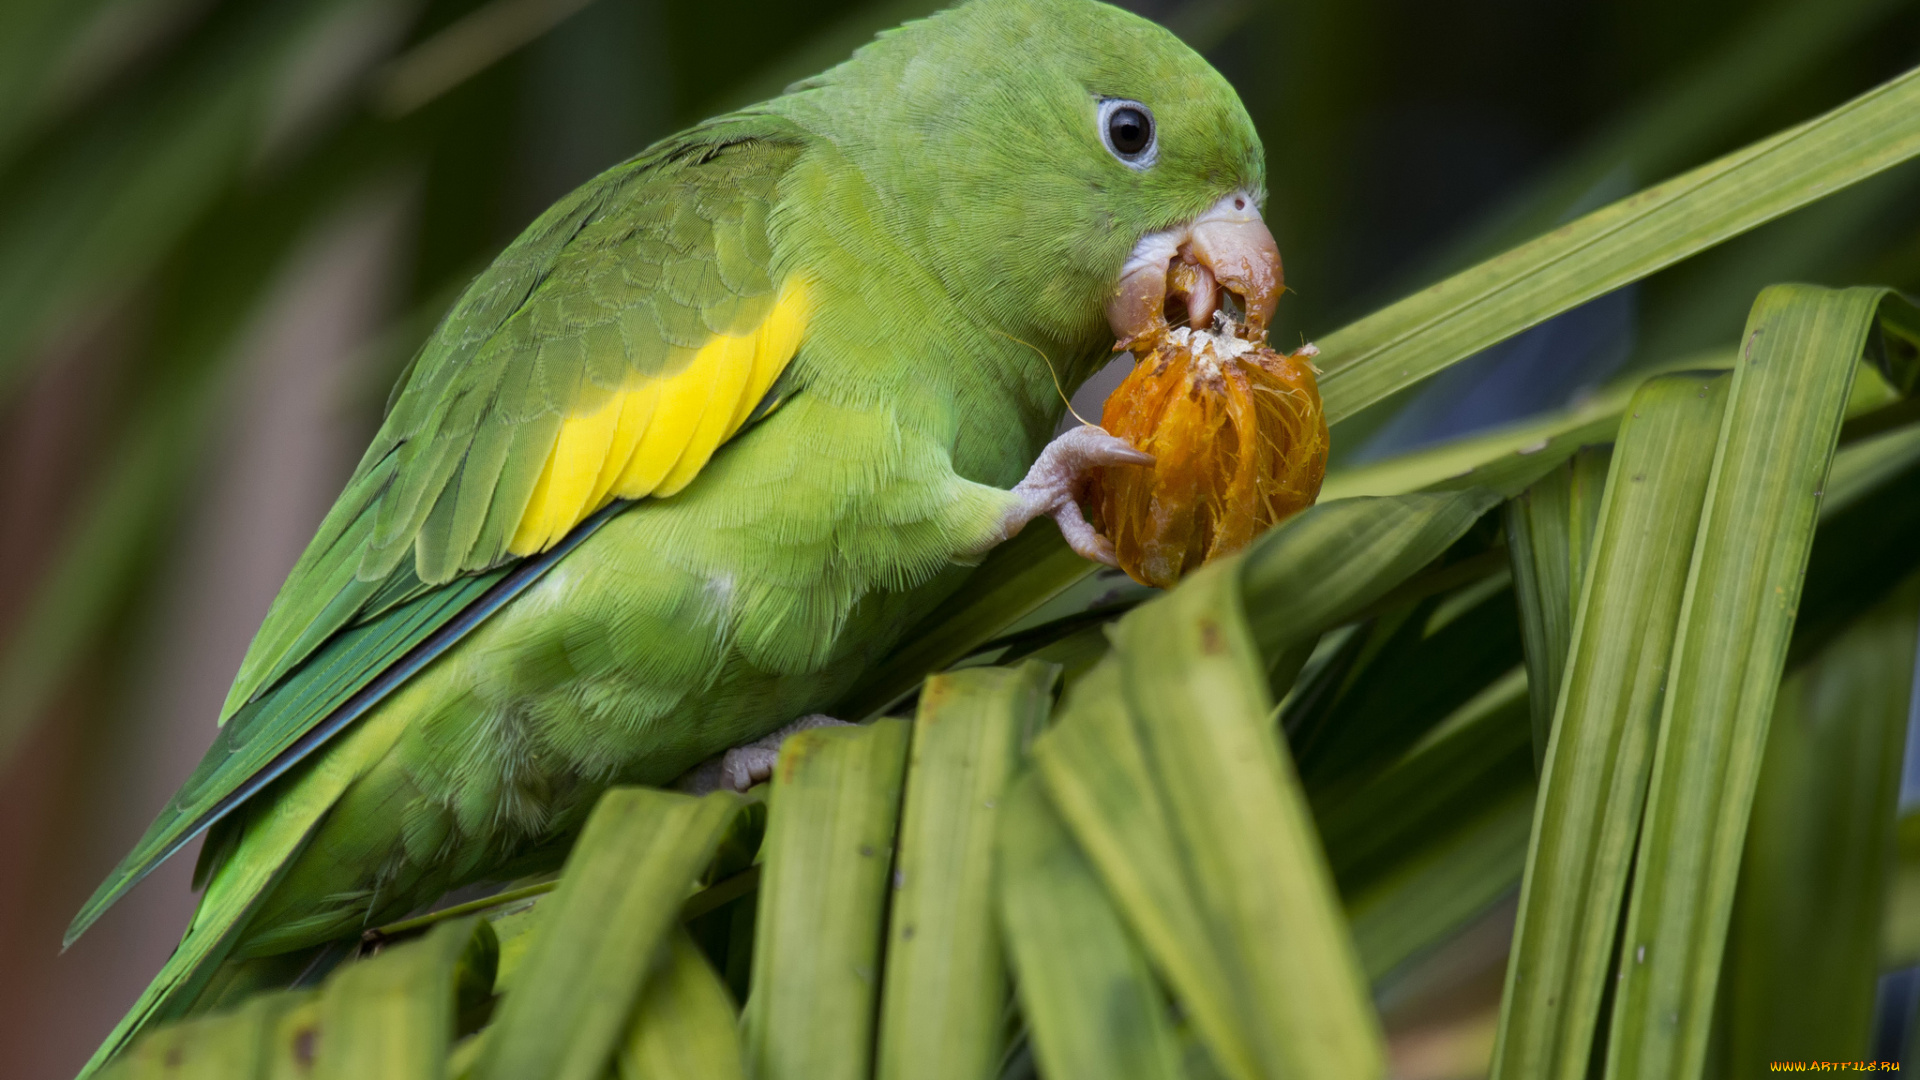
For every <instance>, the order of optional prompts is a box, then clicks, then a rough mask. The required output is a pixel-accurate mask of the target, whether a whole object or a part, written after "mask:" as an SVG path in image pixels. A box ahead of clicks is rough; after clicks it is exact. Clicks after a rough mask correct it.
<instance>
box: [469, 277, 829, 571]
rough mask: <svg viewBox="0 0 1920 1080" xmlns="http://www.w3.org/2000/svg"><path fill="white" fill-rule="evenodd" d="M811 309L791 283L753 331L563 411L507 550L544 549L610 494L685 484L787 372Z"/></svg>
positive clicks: (722, 339)
mask: <svg viewBox="0 0 1920 1080" xmlns="http://www.w3.org/2000/svg"><path fill="white" fill-rule="evenodd" d="M811 310H812V308H811V298H810V296H809V294H808V289H807V286H806V283H805V282H803V281H800V280H798V279H797V278H796V279H793V280H789V281H788V282H787V283H786V284H784V285H783V286H782V287H781V289H780V295H779V298H778V299H777V300H775V301H774V305H773V309H772V310H771V311H769V312H768V313H767V317H766V318H765V319H764V320H762V321H761V323H760V325H759V326H758V327H756V328H754V329H753V330H752V331H749V332H748V333H745V334H722V335H720V336H718V337H716V338H714V339H713V340H711V341H709V342H707V343H706V344H705V345H702V346H701V347H700V350H699V351H698V352H696V353H695V354H694V355H693V358H692V359H691V360H690V361H689V362H688V363H687V364H686V365H685V366H684V367H682V368H681V369H680V370H679V371H677V372H675V373H674V374H672V375H668V376H665V377H660V376H642V377H638V378H636V379H635V381H634V382H633V384H632V385H630V386H628V387H626V388H624V389H622V390H621V391H619V392H618V393H616V394H614V395H613V397H612V398H610V399H609V400H608V401H607V402H606V403H605V404H603V405H601V406H600V407H599V408H597V409H595V410H593V411H592V412H589V413H581V414H579V415H576V416H569V417H567V418H566V420H564V421H562V422H561V425H560V435H559V437H558V438H556V439H555V440H554V443H553V450H552V451H551V452H549V453H548V455H547V463H546V466H545V467H544V468H543V469H541V471H540V479H539V480H538V481H536V482H535V484H534V487H533V495H532V497H531V498H529V499H528V500H527V508H526V511H525V512H524V513H523V514H522V515H521V518H520V524H519V527H518V528H516V529H515V530H514V534H513V542H512V543H511V544H509V545H508V546H507V550H509V551H511V552H512V553H513V554H515V555H531V554H533V553H534V552H536V551H544V550H545V549H547V548H548V547H550V546H552V545H553V544H554V543H555V542H556V541H558V540H559V539H560V538H561V537H563V536H565V535H567V533H568V532H569V531H570V530H572V528H573V527H574V526H575V525H578V524H579V523H580V522H581V520H583V519H584V518H586V517H587V515H589V514H591V513H593V512H594V511H596V510H598V509H600V508H601V507H603V506H605V505H607V504H608V503H610V502H612V501H613V500H615V499H637V498H640V497H641V496H643V495H671V494H673V493H674V492H676V491H679V490H680V489H681V488H684V487H686V486H687V484H688V483H690V482H691V481H692V480H693V478H694V476H695V475H697V474H698V473H699V472H700V470H701V468H703V467H704V466H705V465H706V463H707V459H709V458H711V457H712V456H713V452H714V451H715V450H718V449H719V448H720V444H721V443H724V442H726V441H727V440H728V439H729V438H731V437H732V436H733V433H734V432H736V431H738V430H740V425H741V424H743V423H745V422H746V419H747V416H748V415H749V414H750V413H752V412H753V407H754V406H755V405H757V404H759V403H760V399H761V398H763V397H765V396H766V394H767V390H768V389H769V388H771V387H772V386H773V381H774V380H775V379H777V378H779V377H780V373H781V372H782V371H784V370H786V367H787V363H788V362H789V361H791V360H792V359H793V356H794V353H796V352H798V351H799V349H800V338H801V336H802V335H803V334H805V333H806V329H807V319H808V316H809V315H810V314H811Z"/></svg>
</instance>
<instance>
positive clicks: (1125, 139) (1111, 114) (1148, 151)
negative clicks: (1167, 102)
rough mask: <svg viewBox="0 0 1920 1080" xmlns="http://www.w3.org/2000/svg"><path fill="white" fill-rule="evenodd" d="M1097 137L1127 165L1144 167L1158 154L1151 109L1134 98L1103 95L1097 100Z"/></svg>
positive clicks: (1138, 167) (1129, 166)
mask: <svg viewBox="0 0 1920 1080" xmlns="http://www.w3.org/2000/svg"><path fill="white" fill-rule="evenodd" d="M1100 140H1101V141H1102V142H1104V143H1106V144H1107V149H1108V150H1110V151H1112V152H1113V156H1114V157H1117V158H1119V159H1120V162H1121V164H1123V165H1126V166H1127V167H1128V168H1132V169H1144V168H1146V167H1147V166H1149V165H1152V164H1153V162H1154V159H1155V158H1156V157H1157V156H1158V155H1159V149H1160V147H1159V140H1157V139H1156V138H1155V137H1154V130H1153V112H1152V110H1150V109H1148V108H1147V107H1146V106H1145V105H1142V104H1140V103H1139V102H1137V101H1128V100H1126V99H1125V98H1107V99H1106V100H1104V101H1102V102H1101V103H1100Z"/></svg>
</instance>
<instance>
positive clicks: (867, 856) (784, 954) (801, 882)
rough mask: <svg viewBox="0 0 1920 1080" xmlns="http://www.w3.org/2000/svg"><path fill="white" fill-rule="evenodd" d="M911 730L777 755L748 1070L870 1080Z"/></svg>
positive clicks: (807, 743) (820, 1079) (783, 1077)
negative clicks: (884, 925) (882, 950)
mask: <svg viewBox="0 0 1920 1080" xmlns="http://www.w3.org/2000/svg"><path fill="white" fill-rule="evenodd" d="M908 730H909V729H908V725H907V723H906V721H904V720H891V719H889V720H879V721H875V722H874V723H872V724H870V725H865V726H858V727H832V728H814V729H812V730H810V731H803V732H801V733H799V734H797V735H795V736H793V737H792V738H790V739H788V740H787V741H786V745H784V746H783V747H781V751H780V761H779V764H778V765H777V766H775V768H774V774H773V794H772V797H771V799H770V801H769V803H768V812H767V838H766V847H765V852H766V855H765V860H766V861H765V863H764V869H763V871H762V875H761V881H760V907H759V914H758V918H757V920H756V922H755V925H754V942H753V996H752V997H751V998H750V999H749V1000H748V1002H747V1009H746V1019H745V1028H746V1043H747V1070H748V1073H749V1074H750V1075H752V1076H754V1077H756V1078H757V1080H842V1078H845V1080H865V1077H866V1076H867V1075H868V1070H869V1067H870V1065H871V1063H872V1057H873V1041H874V1012H875V1005H876V1003H877V1001H878V1000H879V992H880V946H881V934H882V923H883V922H884V921H885V918H886V910H887V892H888V883H889V879H890V878H891V876H892V873H891V872H892V868H893V839H894V827H895V825H896V823H897V822H898V820H899V814H900V785H901V781H902V779H903V773H904V772H905V765H906V751H907V737H908Z"/></svg>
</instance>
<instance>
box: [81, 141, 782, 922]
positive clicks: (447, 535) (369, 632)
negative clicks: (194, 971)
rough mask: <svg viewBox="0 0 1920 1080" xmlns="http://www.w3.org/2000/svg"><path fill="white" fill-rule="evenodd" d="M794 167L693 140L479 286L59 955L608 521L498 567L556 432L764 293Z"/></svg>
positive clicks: (595, 187)
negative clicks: (186, 764) (172, 784)
mask: <svg viewBox="0 0 1920 1080" xmlns="http://www.w3.org/2000/svg"><path fill="white" fill-rule="evenodd" d="M800 149H801V145H800V142H799V137H798V135H797V134H796V133H795V132H794V131H793V130H792V129H790V128H788V127H786V126H785V125H784V121H779V120H775V119H769V118H763V117H757V116H747V117H735V118H732V119H729V120H723V121H717V122H714V123H711V124H708V125H704V126H702V127H700V128H696V129H693V130H692V131H689V132H686V133H684V134H682V135H680V136H677V137H675V138H674V139H672V140H669V141H667V142H665V143H662V144H659V145H656V146H655V147H653V148H651V149H649V150H648V151H647V152H646V153H644V154H642V155H640V156H639V157H636V158H634V159H633V160H632V161H629V162H627V163H625V164H623V165H620V166H616V167H615V168H613V169H611V170H609V171H608V172H606V173H604V174H602V175H601V176H600V177H598V178H596V179H595V180H593V181H591V182H590V183H588V184H587V185H586V186H584V187H582V188H581V189H580V190H579V191H577V192H575V193H574V194H573V195H571V196H569V197H568V198H567V199H565V200H562V201H561V202H560V203H559V204H557V205H556V206H555V207H553V209H551V210H549V211H548V212H547V213H545V214H543V215H542V216H541V217H540V218H539V220H537V221H536V222H534V224H533V225H532V226H530V227H529V228H528V229H527V231H526V232H525V233H524V234H523V235H522V236H521V237H520V239H518V240H516V241H515V242H514V243H513V244H512V245H511V246H509V247H508V248H507V249H506V251H505V252H503V253H502V254H501V256H500V257H499V259H498V260H497V261H496V262H495V263H494V264H493V265H492V266H491V267H489V268H488V269H487V270H486V271H485V272H484V273H482V274H481V275H480V277H479V278H478V279H477V280H476V281H475V282H474V283H473V285H472V286H471V287H470V288H469V289H468V291H467V293H466V294H465V295H464V296H463V297H462V298H461V299H460V301H459V302H458V303H456V304H455V306H454V307H453V309H452V311H451V312H449V314H448V315H447V317H446V319H445V320H443V322H442V323H441V325H440V327H439V329H438V330H436V331H435V333H434V335H433V337H432V339H431V340H430V341H429V342H428V343H427V345H426V346H425V347H424V348H423V349H422V351H421V353H420V355H419V357H418V358H417V359H416V361H415V363H414V364H413V365H412V367H411V368H410V369H409V371H408V374H407V375H406V377H405V378H406V381H405V385H404V386H403V387H402V388H401V389H400V391H399V392H398V394H397V395H396V397H395V399H394V401H393V405H392V407H391V409H390V410H389V413H388V415H387V418H386V421H385V423H384V424H383V425H382V427H381V429H380V432H379V433H378V435H377V436H376V437H375V439H374V442H373V445H372V446H371V447H370V448H369V449H368V451H367V454H366V456H365V457H364V458H363V459H362V461H361V464H360V466H359V468H358V469H357V470H356V471H355V473H354V475H353V477H352V479H351V480H350V481H349V482H348V484H347V488H346V490H345V491H344V492H343V493H342V495H341V497H340V499H339V501H338V502H336V503H335V505H334V507H333V509H332V510H331V511H330V512H329V513H328V515H327V518H326V520H325V521H324V522H323V523H322V525H321V527H320V530H319V533H318V534H317V535H316V536H315V537H314V539H313V542H312V543H311V544H310V545H309V546H308V548H307V550H306V552H305V553H304V554H303V555H302V556H301V558H300V561H299V562H298V563H297V564H296V565H295V567H294V569H293V572H292V573H291V574H290V575H289V577H288V580H287V583H286V584H285V585H284V586H283V587H282V589H281V592H280V594H279V596H278V597H277V598H276V599H275V601H274V603H273V607H272V609H271V610H270V611H269V612H268V615H267V618H266V622H265V624H264V625H263V626H262V627H261V629H260V632H259V634H258V635H257V636H256V637H255V639H254V642H253V644H252V646H251V647H250V648H249V650H248V653H247V656H246V659H245V660H244V661H243V662H242V664H241V668H240V673H239V675H238V677H237V678H236V680H235V682H234V687H233V690H232V692H231V694H230V695H229V697H228V700H227V703H226V706H225V708H224V709H223V710H222V723H223V725H224V726H223V727H222V729H221V732H220V734H219V736H218V738H217V739H216V741H215V743H214V745H213V747H212V748H211V749H209V750H208V752H207V755H206V757H205V758H204V759H203V760H202V761H201V763H200V766H199V767H198V768H197V769H196V770H195V771H194V773H193V775H192V776H191V777H190V778H189V779H188V780H187V782H186V783H185V784H184V785H183V786H182V787H181V789H180V791H179V793H178V794H176V795H175V796H174V798H173V799H172V800H171V801H170V802H169V803H168V804H167V806H166V808H165V809H163V810H162V812H161V813H160V815H159V817H158V818H157V819H156V820H155V821H154V823H153V825H152V826H151V827H150V828H149V829H148V831H147V833H146V835H145V836H143V837H142V838H141V840H140V842H139V843H138V844H137V845H135V847H134V849H133V850H132V851H131V852H130V853H128V855H127V857H126V858H125V859H124V860H123V861H122V862H121V864H120V865H119V866H118V867H117V868H116V869H115V870H114V871H113V873H112V874H111V875H109V876H108V878H107V879H106V881H104V882H103V883H102V884H101V886H100V888H99V890H98V891H96V893H95V894H94V896H93V897H92V898H91V899H90V900H89V901H88V902H87V904H86V906H85V907H83V908H82V909H81V911H80V913H79V915H78V916H76V918H75V919H74V922H73V925H72V927H71V928H70V929H69V931H68V934H67V940H68V941H69V942H71V941H72V940H74V939H75V938H77V937H78V936H79V935H80V933H81V932H82V931H84V930H85V929H86V928H87V927H88V926H89V925H91V924H92V922H93V921H94V920H95V919H96V918H98V917H99V915H100V913H101V912H103V911H105V910H106V908H107V907H109V906H110V905H111V904H112V903H113V902H114V901H115V900H117V899H118V898H119V897H120V896H122V895H124V894H125V892H126V891H127V890H128V889H129V888H131V887H132V885H133V884H134V883H135V882H137V881H139V880H140V878H142V877H144V876H145V875H146V873H147V872H148V871H150V870H151V869H152V868H153V867H154V866H156V865H158V864H159V863H160V862H161V861H163V860H164V859H166V858H167V857H168V856H169V855H171V854H173V853H174V852H175V851H177V850H179V848H180V847H181V846H183V845H184V844H185V843H186V842H187V841H188V840H190V839H192V837H193V836H195V835H197V834H198V833H199V832H200V831H202V830H204V829H205V828H206V827H207V826H208V825H209V824H211V823H212V822H213V821H214V820H217V819H218V818H219V817H220V816H221V815H223V814H224V813H226V812H228V811H230V810H231V809H232V808H233V807H234V806H236V805H238V804H239V803H240V802H242V801H244V800H245V799H246V798H247V797H250V796H251V794H253V793H254V792H255V791H257V790H258V789H259V788H260V787H261V786H263V785H264V784H265V783H266V782H267V781H269V780H271V779H272V778H273V777H275V776H278V775H280V774H281V773H283V772H284V771H286V769H288V768H290V767H291V766H292V765H293V764H295V763H296V762H297V761H298V760H300V758H302V757H304V756H305V755H306V754H309V753H311V752H312V751H313V750H314V749H316V748H317V747H318V746H319V745H320V744H321V743H322V742H324V741H325V739H326V738H329V737H331V735H332V734H334V733H337V731H338V730H339V728H340V727H342V726H344V725H345V724H347V723H351V722H352V720H353V718H354V717H357V716H358V715H360V713H362V712H364V711H365V709H367V708H370V707H371V706H372V704H374V703H376V702H377V701H378V700H379V698H380V697H382V696H384V694H385V693H386V692H387V691H390V690H391V689H392V688H393V687H394V686H397V685H398V684H399V682H401V681H404V678H405V677H406V676H408V675H410V674H411V673H412V671H414V670H417V669H418V667H419V666H421V665H423V664H424V663H426V662H428V661H430V660H431V659H432V657H433V656H435V655H438V652H439V651H440V650H444V649H445V648H447V647H450V646H451V644H452V643H453V641H454V640H457V637H458V635H459V634H464V633H465V632H466V631H467V630H470V629H471V628H472V626H474V625H478V622H479V621H480V620H482V619H484V618H485V617H486V616H487V615H490V614H491V613H492V611H493V610H496V609H497V608H498V607H499V606H500V605H501V604H503V603H505V602H506V600H508V599H511V596H512V595H513V594H514V593H515V592H517V590H518V589H519V588H524V587H525V586H526V585H527V584H530V583H531V580H532V579H533V577H535V576H537V574H538V573H539V572H543V571H544V569H545V567H546V566H550V565H552V563H553V561H555V560H557V559H558V558H559V557H561V556H563V555H564V554H565V552H566V550H569V549H570V547H571V546H572V545H573V544H575V543H578V542H579V540H580V539H581V538H582V537H583V536H584V534H585V533H586V532H587V531H590V530H591V529H592V528H594V527H597V524H598V523H599V522H600V521H603V520H605V518H606V516H607V515H609V514H610V513H615V512H617V511H618V509H619V505H618V504H616V506H614V507H609V508H608V509H607V510H606V511H603V512H602V513H601V514H600V515H596V516H595V517H594V518H592V519H590V520H589V521H588V522H586V523H583V524H582V525H581V526H579V527H578V528H576V529H574V530H573V531H572V532H571V533H570V534H569V535H568V536H567V538H566V539H565V540H563V541H562V542H561V544H560V546H557V547H554V548H552V549H550V550H549V551H547V552H545V553H543V554H542V555H541V556H539V557H538V558H537V559H533V560H521V559H518V558H515V557H513V556H511V555H509V554H508V553H507V550H506V547H507V542H508V540H509V539H510V538H511V536H512V533H513V530H514V527H515V524H516V523H517V521H518V518H519V515H520V512H521V510H522V509H523V508H524V507H525V505H526V502H527V499H528V495H529V492H530V490H531V488H532V486H533V483H534V481H535V479H536V478H537V474H538V471H539V469H540V468H541V466H542V465H543V463H544V459H545V458H546V456H547V454H548V452H549V450H550V449H551V447H552V445H553V442H554V439H555V436H556V433H557V431H558V430H559V426H560V422H561V420H562V419H563V418H564V417H565V416H567V415H568V414H569V413H572V412H576V411H580V410H583V409H590V408H592V407H593V406H594V405H595V404H596V403H597V402H598V401H599V400H601V399H604V397H605V396H606V395H608V394H610V393H611V392H612V388H613V387H616V386H618V385H619V384H620V382H621V381H622V380H623V379H627V378H629V377H630V375H631V374H633V373H638V374H642V375H647V374H658V373H661V370H662V367H663V365H665V364H666V363H667V362H668V360H667V357H668V352H669V347H670V346H674V345H678V346H681V347H682V348H686V347H689V343H691V346H693V347H697V346H698V345H699V344H700V343H701V342H702V341H704V340H706V339H707V338H710V337H711V336H712V335H714V334H716V333H727V332H733V331H736V330H737V329H738V326H739V323H740V320H741V319H742V318H743V317H745V316H746V314H747V305H746V304H745V301H750V300H755V299H759V298H763V297H765V296H767V295H768V294H770V293H771V292H772V288H773V283H772V281H771V278H770V276H769V263H770V262H771V245H770V243H769V241H768V238H767V235H766V216H767V215H766V211H767V208H768V207H769V206H770V205H771V203H772V201H773V198H774V189H775V187H776V185H777V184H778V182H779V179H780V177H781V175H782V174H783V173H784V172H785V170H786V168H787V167H788V165H789V164H790V163H791V162H792V161H793V159H794V158H795V157H796V156H797V155H798V153H799V152H800ZM790 388H791V382H790V380H787V379H784V378H783V379H782V380H781V382H780V383H779V384H777V385H776V387H775V390H774V391H773V392H770V393H769V394H768V395H767V401H768V403H769V405H770V404H771V403H774V402H777V400H778V399H779V397H780V396H784V395H785V394H787V393H788V392H789V391H790ZM765 411H766V409H765V408H764V407H763V408H761V409H756V410H755V412H754V416H755V418H756V419H757V418H758V417H759V416H761V415H764V413H765ZM409 556H410V557H409ZM396 665H397V666H396ZM288 857H291V855H290V854H289V856H288ZM234 917H235V918H238V917H239V914H237V913H236V914H235V915H234ZM198 925H199V920H197V921H196V926H198Z"/></svg>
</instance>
